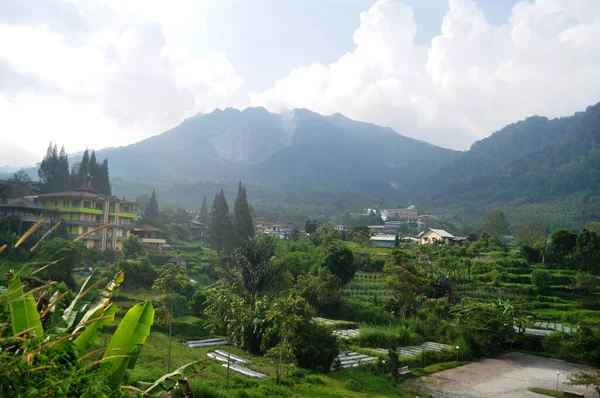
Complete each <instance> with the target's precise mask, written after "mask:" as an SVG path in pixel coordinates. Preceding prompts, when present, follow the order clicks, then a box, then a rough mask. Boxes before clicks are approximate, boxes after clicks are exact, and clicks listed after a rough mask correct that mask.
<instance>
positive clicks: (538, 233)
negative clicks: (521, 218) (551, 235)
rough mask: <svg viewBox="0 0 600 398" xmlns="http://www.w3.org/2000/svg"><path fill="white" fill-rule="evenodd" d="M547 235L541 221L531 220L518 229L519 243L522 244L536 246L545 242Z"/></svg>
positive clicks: (517, 237)
mask: <svg viewBox="0 0 600 398" xmlns="http://www.w3.org/2000/svg"><path fill="white" fill-rule="evenodd" d="M545 237H546V231H545V230H544V228H543V227H542V224H540V222H539V221H531V222H529V223H527V224H523V225H521V226H520V227H519V229H517V234H516V239H517V243H518V244H519V245H521V246H524V245H527V246H531V247H533V246H535V245H537V244H540V243H542V244H543V242H544V239H545Z"/></svg>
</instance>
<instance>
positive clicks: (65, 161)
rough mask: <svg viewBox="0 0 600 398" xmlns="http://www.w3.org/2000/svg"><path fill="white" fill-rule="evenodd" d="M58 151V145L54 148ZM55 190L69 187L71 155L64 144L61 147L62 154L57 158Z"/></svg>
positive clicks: (61, 190) (63, 189)
mask: <svg viewBox="0 0 600 398" xmlns="http://www.w3.org/2000/svg"><path fill="white" fill-rule="evenodd" d="M54 151H56V147H55V148H54ZM55 173H56V175H55V177H54V178H55V183H54V189H55V191H54V192H63V191H66V190H68V189H69V177H70V176H69V157H68V156H67V151H65V147H64V145H63V146H62V148H60V154H59V155H58V159H57V160H56V171H55Z"/></svg>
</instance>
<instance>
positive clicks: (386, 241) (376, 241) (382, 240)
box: [371, 235, 396, 248]
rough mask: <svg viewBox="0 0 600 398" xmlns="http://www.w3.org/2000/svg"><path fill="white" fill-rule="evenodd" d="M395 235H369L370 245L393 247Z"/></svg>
mask: <svg viewBox="0 0 600 398" xmlns="http://www.w3.org/2000/svg"><path fill="white" fill-rule="evenodd" d="M395 242H396V235H375V236H371V246H373V247H390V248H391V247H394V243H395Z"/></svg>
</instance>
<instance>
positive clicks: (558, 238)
mask: <svg viewBox="0 0 600 398" xmlns="http://www.w3.org/2000/svg"><path fill="white" fill-rule="evenodd" d="M576 244H577V234H574V233H571V232H569V231H567V230H566V229H564V228H557V229H555V230H554V231H552V235H550V245H549V247H548V250H549V254H550V259H551V262H552V263H554V264H568V263H569V262H570V261H571V254H572V253H573V249H574V248H575V245H576Z"/></svg>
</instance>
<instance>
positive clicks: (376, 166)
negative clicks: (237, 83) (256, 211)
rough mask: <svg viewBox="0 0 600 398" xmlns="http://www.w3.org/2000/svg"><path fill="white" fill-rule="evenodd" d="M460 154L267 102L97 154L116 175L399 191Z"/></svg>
mask: <svg viewBox="0 0 600 398" xmlns="http://www.w3.org/2000/svg"><path fill="white" fill-rule="evenodd" d="M458 155H459V152H456V151H453V150H449V149H445V148H440V147H437V146H434V145H431V144H428V143H425V142H422V141H419V140H415V139H412V138H407V137H404V136H402V135H400V134H397V133H396V132H394V131H393V130H392V129H389V128H384V127H380V126H376V125H373V124H369V123H361V122H356V121H353V120H350V119H348V118H346V117H344V116H342V115H340V114H336V115H333V116H321V115H319V114H316V113H314V112H311V111H308V110H305V109H295V110H293V111H291V112H286V113H282V114H276V113H270V112H268V111H267V110H265V109H264V108H247V109H245V110H243V111H239V110H237V109H233V108H228V109H226V110H224V111H222V110H216V111H214V112H212V113H209V114H205V115H198V116H195V117H192V118H190V119H187V120H185V121H184V122H183V123H181V124H180V125H179V126H177V127H175V128H173V129H171V130H169V131H167V132H165V133H164V134H161V135H158V136H155V137H152V138H148V139H146V140H144V141H141V142H139V143H136V144H132V145H129V146H126V147H121V148H113V149H107V150H101V151H97V156H98V158H104V157H108V158H109V161H110V167H111V174H112V175H113V176H118V177H122V178H123V179H128V180H136V181H145V182H149V183H152V182H156V181H177V182H193V181H198V180H206V179H225V180H238V179H244V180H252V181H265V182H273V181H289V180H293V181H295V182H297V183H304V184H325V185H328V186H331V185H333V186H347V185H348V184H352V183H356V182H357V181H361V180H364V179H371V180H377V181H379V182H381V183H383V184H387V185H389V187H390V188H393V189H394V190H400V191H406V190H408V189H411V188H412V186H413V185H414V184H415V183H417V182H418V181H419V180H420V179H421V177H419V176H420V175H424V174H428V173H430V172H431V171H434V170H436V169H437V168H439V167H442V166H443V165H445V164H446V163H448V162H449V161H451V160H453V159H455V158H456V157H457V156H458ZM141 164H143V165H145V166H144V167H139V165H141Z"/></svg>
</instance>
